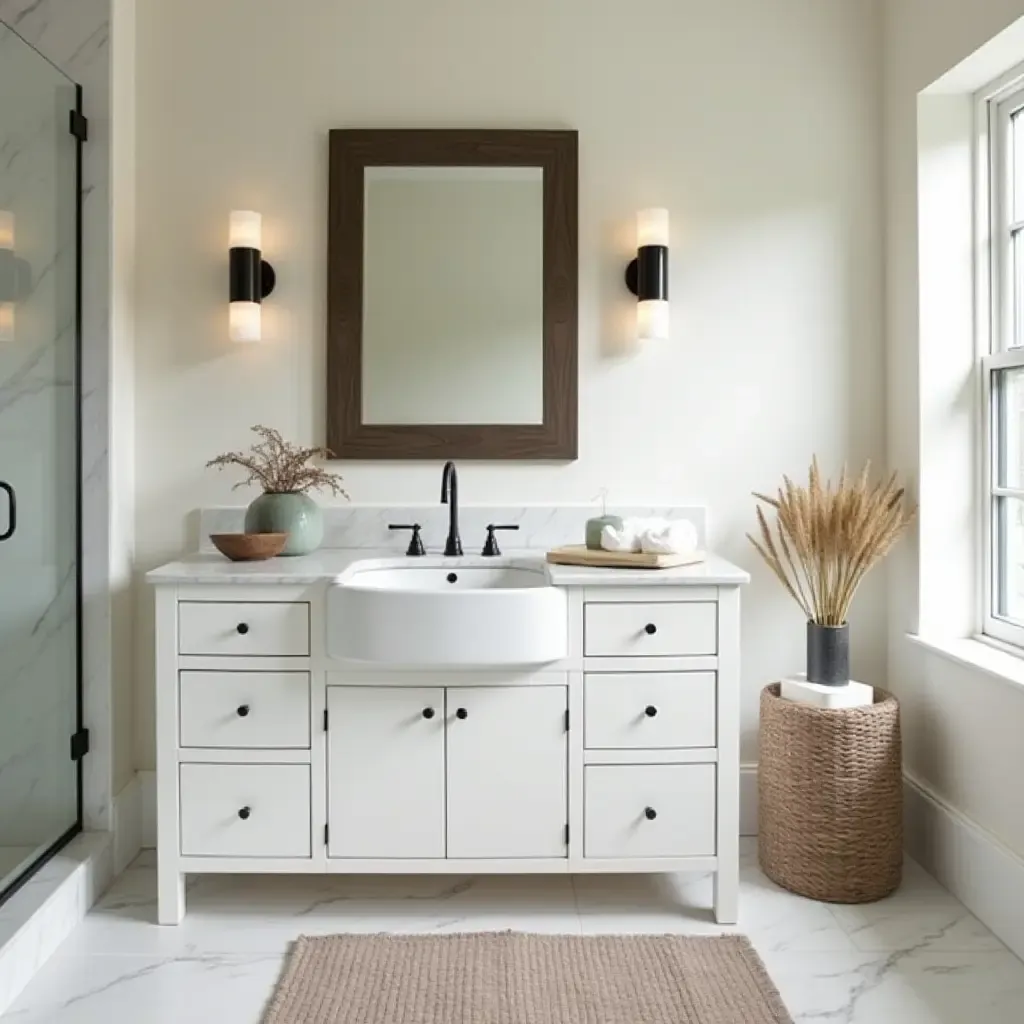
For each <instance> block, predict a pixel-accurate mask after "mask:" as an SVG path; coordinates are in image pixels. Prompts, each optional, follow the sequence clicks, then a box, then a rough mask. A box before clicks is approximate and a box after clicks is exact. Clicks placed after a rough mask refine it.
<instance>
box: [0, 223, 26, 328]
mask: <svg viewBox="0 0 1024 1024" xmlns="http://www.w3.org/2000/svg"><path fill="white" fill-rule="evenodd" d="M31 287H32V270H31V268H30V267H29V265H28V262H27V261H25V260H20V259H18V257H17V256H15V255H14V214H13V213H11V212H10V211H9V210H0V341H14V304H15V303H16V302H18V301H19V300H20V299H23V298H24V297H25V296H26V295H27V294H28V293H29V291H30V289H31Z"/></svg>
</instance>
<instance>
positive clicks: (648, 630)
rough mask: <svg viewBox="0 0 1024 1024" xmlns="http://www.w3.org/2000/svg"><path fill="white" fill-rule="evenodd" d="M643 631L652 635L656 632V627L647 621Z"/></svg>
mask: <svg viewBox="0 0 1024 1024" xmlns="http://www.w3.org/2000/svg"><path fill="white" fill-rule="evenodd" d="M644 632H645V633H646V634H647V635H648V636H654V634H655V633H657V632H658V627H657V626H656V625H655V624H654V623H653V622H648V623H647V625H646V626H644Z"/></svg>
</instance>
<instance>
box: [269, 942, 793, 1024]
mask: <svg viewBox="0 0 1024 1024" xmlns="http://www.w3.org/2000/svg"><path fill="white" fill-rule="evenodd" d="M264 1024H792V1018H791V1017H790V1016H789V1014H788V1013H787V1012H786V1009H785V1007H784V1006H783V1004H782V1000H781V999H780V998H779V993H778V991H777V990H776V988H775V986H774V985H773V984H772V982H771V980H770V979H769V977H768V974H767V971H766V970H765V967H764V964H763V963H762V962H761V959H760V957H758V955H757V954H756V953H755V952H754V949H753V947H752V946H751V945H750V942H749V941H748V940H747V939H746V938H744V937H742V936H738V935H727V936H707V937H705V936H688V935H687V936H682V935H680V936H676V935H598V936H580V935H524V934H518V933H512V932H502V933H481V934H466V935H328V936H323V937H318V938H306V937H303V938H300V939H298V941H297V942H296V943H295V944H294V946H293V947H292V950H291V955H290V956H289V958H288V962H287V964H286V965H285V968H284V972H283V974H282V975H281V979H280V981H279V982H278V986H277V990H276V992H275V993H274V996H273V998H272V1000H271V1003H270V1007H269V1009H268V1010H267V1015H266V1017H265V1021H264Z"/></svg>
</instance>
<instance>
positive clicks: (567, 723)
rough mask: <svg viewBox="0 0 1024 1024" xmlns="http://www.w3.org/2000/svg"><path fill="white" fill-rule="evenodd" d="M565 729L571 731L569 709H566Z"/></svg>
mask: <svg viewBox="0 0 1024 1024" xmlns="http://www.w3.org/2000/svg"><path fill="white" fill-rule="evenodd" d="M565 731H566V732H568V731H569V709H568V708H566V709H565Z"/></svg>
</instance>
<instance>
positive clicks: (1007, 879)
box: [903, 775, 1024, 959]
mask: <svg viewBox="0 0 1024 1024" xmlns="http://www.w3.org/2000/svg"><path fill="white" fill-rule="evenodd" d="M903 798H904V808H905V816H906V846H907V852H908V853H909V854H910V855H911V856H912V857H913V858H914V859H915V860H916V861H917V862H918V863H919V864H921V866H922V867H923V868H924V869H925V870H926V871H928V872H929V873H930V874H932V875H934V876H935V878H936V879H937V880H938V881H939V882H940V883H941V884H942V885H943V886H945V888H947V889H948V890H949V891H950V892H951V893H952V894H953V895H954V896H955V897H956V898H957V899H958V900H960V902H961V903H963V905H964V906H965V907H967V909H968V910H970V911H971V912H972V913H973V914H974V915H975V916H976V917H977V918H978V919H979V920H980V921H982V923H983V924H985V925H986V927H988V928H989V929H991V930H992V932H993V933H994V934H995V935H997V936H998V937H999V938H1000V939H1002V940H1003V942H1005V943H1006V945H1007V946H1009V948H1010V949H1011V950H1013V952H1014V953H1016V954H1017V956H1019V957H1020V958H1021V959H1024V859H1022V858H1021V857H1019V856H1017V855H1016V854H1015V853H1014V852H1013V851H1012V850H1010V849H1009V848H1008V847H1006V846H1004V845H1003V843H1001V842H1000V841H999V840H998V839H997V838H996V837H995V836H994V835H992V834H991V833H990V832H987V831H986V830H985V829H983V828H982V827H981V826H980V825H978V824H977V823H976V822H973V821H971V819H970V818H966V817H964V815H963V814H961V813H960V812H959V811H957V810H956V809H955V808H953V807H951V806H950V805H949V804H947V803H946V802H945V801H944V800H942V799H941V798H940V797H938V796H937V795H936V794H935V793H933V792H931V790H929V789H928V788H927V787H926V786H924V785H923V784H922V783H920V782H918V781H917V780H916V779H913V778H911V777H910V776H908V775H905V776H904V785H903Z"/></svg>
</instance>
